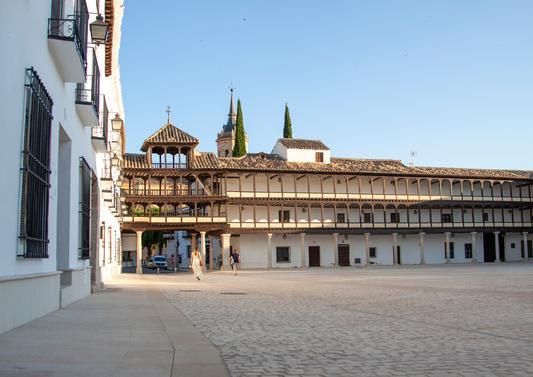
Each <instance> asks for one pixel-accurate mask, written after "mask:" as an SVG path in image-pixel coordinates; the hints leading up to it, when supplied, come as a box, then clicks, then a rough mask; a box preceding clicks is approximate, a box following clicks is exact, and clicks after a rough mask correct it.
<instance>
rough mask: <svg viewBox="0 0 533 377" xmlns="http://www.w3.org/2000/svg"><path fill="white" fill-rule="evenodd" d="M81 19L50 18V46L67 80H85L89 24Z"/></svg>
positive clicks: (62, 74)
mask: <svg viewBox="0 0 533 377" xmlns="http://www.w3.org/2000/svg"><path fill="white" fill-rule="evenodd" d="M85 20H86V19H85ZM81 21H82V18H81V19H80V18H77V17H73V18H67V19H61V18H50V19H48V48H49V49H50V52H51V54H52V56H53V59H54V61H55V63H56V65H57V67H58V71H59V73H60V75H61V77H62V78H63V80H64V81H65V82H84V81H85V72H86V70H87V54H86V49H87V30H86V29H87V25H86V22H85V25H83V23H82V22H81ZM80 27H82V30H80ZM84 30H85V32H84Z"/></svg>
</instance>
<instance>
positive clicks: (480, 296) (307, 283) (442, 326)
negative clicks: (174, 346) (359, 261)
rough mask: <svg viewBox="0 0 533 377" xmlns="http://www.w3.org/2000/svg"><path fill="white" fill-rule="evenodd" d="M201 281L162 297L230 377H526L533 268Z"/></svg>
mask: <svg viewBox="0 0 533 377" xmlns="http://www.w3.org/2000/svg"><path fill="white" fill-rule="evenodd" d="M204 280H205V281H202V282H200V283H199V284H197V287H196V289H197V290H198V292H196V291H195V290H183V289H176V288H174V287H170V286H169V287H166V288H164V289H163V291H164V294H165V295H166V296H167V297H168V298H169V299H170V300H171V301H172V302H173V303H174V305H176V307H178V308H179V309H180V310H181V311H182V312H183V313H184V314H185V315H187V316H188V317H189V318H190V319H191V321H193V322H194V323H195V326H197V327H198V328H200V329H202V331H203V332H204V334H205V335H206V336H207V337H208V338H209V339H210V340H211V341H212V342H213V343H214V344H215V345H216V346H217V347H219V349H220V351H221V353H222V356H223V358H224V360H225V362H226V364H227V366H228V368H229V371H230V373H231V375H232V376H533V264H523V263H516V264H505V265H488V264H487V265H485V264H480V265H461V266H426V267H407V266H406V267H394V268H386V267H377V268H373V267H371V268H368V269H357V268H348V269H335V270H333V269H329V270H328V269H316V270H315V269H311V270H308V271H301V270H291V271H250V272H246V271H244V272H241V273H240V274H239V276H237V277H233V276H231V275H229V274H221V273H219V274H211V275H208V276H207V277H206V279H204Z"/></svg>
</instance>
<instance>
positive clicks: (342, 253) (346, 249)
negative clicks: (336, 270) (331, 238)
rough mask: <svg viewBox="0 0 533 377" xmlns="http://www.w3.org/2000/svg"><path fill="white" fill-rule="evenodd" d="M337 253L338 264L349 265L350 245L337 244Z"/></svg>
mask: <svg viewBox="0 0 533 377" xmlns="http://www.w3.org/2000/svg"><path fill="white" fill-rule="evenodd" d="M337 253H338V256H339V266H341V267H347V266H349V265H350V245H338V249H337Z"/></svg>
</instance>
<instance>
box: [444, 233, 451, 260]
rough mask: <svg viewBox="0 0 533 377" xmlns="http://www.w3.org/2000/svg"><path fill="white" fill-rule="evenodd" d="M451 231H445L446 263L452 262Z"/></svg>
mask: <svg viewBox="0 0 533 377" xmlns="http://www.w3.org/2000/svg"><path fill="white" fill-rule="evenodd" d="M450 234H451V233H450V232H446V233H444V244H445V245H446V246H445V249H446V255H445V259H446V260H445V261H444V263H450Z"/></svg>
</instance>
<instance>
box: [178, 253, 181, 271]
mask: <svg viewBox="0 0 533 377" xmlns="http://www.w3.org/2000/svg"><path fill="white" fill-rule="evenodd" d="M181 262H182V259H181V254H178V270H179V269H180V267H181Z"/></svg>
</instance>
